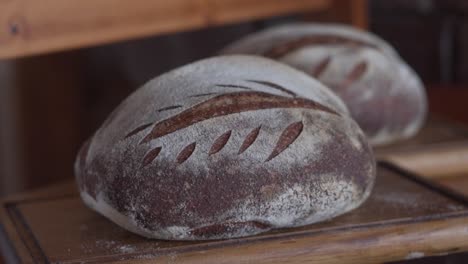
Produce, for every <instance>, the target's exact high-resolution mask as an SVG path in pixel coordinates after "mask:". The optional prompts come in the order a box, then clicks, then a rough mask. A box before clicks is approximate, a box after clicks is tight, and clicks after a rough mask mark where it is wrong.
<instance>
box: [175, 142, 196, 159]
mask: <svg viewBox="0 0 468 264" xmlns="http://www.w3.org/2000/svg"><path fill="white" fill-rule="evenodd" d="M196 145H197V144H196V143H195V142H193V143H192V144H189V145H187V146H185V148H183V149H182V151H180V153H179V155H177V159H176V162H177V163H179V164H182V163H184V161H186V160H187V159H188V158H190V156H192V153H193V152H194V151H195V146H196Z"/></svg>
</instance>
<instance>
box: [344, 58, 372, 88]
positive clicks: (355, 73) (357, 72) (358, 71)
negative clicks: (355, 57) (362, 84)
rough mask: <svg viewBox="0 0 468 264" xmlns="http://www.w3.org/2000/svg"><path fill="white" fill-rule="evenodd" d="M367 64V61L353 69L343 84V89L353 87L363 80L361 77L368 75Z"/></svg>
mask: <svg viewBox="0 0 468 264" xmlns="http://www.w3.org/2000/svg"><path fill="white" fill-rule="evenodd" d="M367 67H368V66H367V62H366V61H361V62H359V63H357V64H356V65H355V66H354V67H353V69H352V70H351V71H350V72H349V73H348V75H347V76H346V78H345V79H344V81H343V83H342V84H341V86H340V87H341V88H346V87H348V86H350V85H352V84H353V83H354V82H355V81H357V80H359V79H361V77H362V76H363V75H364V73H366V71H367Z"/></svg>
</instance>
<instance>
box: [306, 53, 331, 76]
mask: <svg viewBox="0 0 468 264" xmlns="http://www.w3.org/2000/svg"><path fill="white" fill-rule="evenodd" d="M331 59H332V58H331V56H330V55H328V56H326V57H325V58H324V59H323V60H321V61H320V62H319V63H318V65H317V66H316V67H315V68H314V69H313V70H312V71H311V73H310V74H311V75H312V76H314V77H315V78H319V77H320V75H322V73H323V72H325V70H326V69H327V67H328V65H329V64H330V61H331Z"/></svg>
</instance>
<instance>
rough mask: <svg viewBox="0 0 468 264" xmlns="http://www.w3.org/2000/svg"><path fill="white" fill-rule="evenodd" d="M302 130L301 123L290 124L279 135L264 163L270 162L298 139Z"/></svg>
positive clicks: (302, 125)
mask: <svg viewBox="0 0 468 264" xmlns="http://www.w3.org/2000/svg"><path fill="white" fill-rule="evenodd" d="M303 128H304V124H303V123H302V121H299V122H296V123H292V124H290V125H289V126H288V127H287V128H286V129H285V130H284V131H283V133H281V136H280V137H279V139H278V142H277V143H276V146H275V148H274V149H273V151H272V152H271V154H270V156H268V158H267V159H266V160H265V162H267V161H270V160H272V159H273V158H274V157H276V156H278V155H279V154H280V153H281V152H283V151H284V150H285V149H286V148H287V147H288V146H289V145H291V144H292V143H293V142H294V141H295V140H296V139H297V138H298V137H299V135H300V134H301V132H302V129H303Z"/></svg>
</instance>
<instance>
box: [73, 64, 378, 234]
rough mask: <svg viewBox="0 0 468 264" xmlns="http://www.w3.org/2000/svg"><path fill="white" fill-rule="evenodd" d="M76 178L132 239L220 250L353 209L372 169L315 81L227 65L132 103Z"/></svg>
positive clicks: (85, 153)
mask: <svg viewBox="0 0 468 264" xmlns="http://www.w3.org/2000/svg"><path fill="white" fill-rule="evenodd" d="M306 88H307V89H306ZM75 174H76V178H77V182H78V186H79V189H80V192H81V197H82V199H83V201H84V202H85V203H86V204H87V205H88V206H89V207H90V208H92V209H94V210H96V211H97V212H99V213H100V214H102V215H104V216H106V217H107V218H109V219H110V220H112V221H113V222H115V223H117V224H118V225H120V226H122V227H124V228H126V229H128V230H130V231H132V232H134V233H137V234H140V235H143V236H145V237H149V238H158V239H168V240H198V239H223V238H232V237H241V236H248V235H254V234H258V233H261V232H265V231H268V230H270V229H273V228H281V227H295V226H302V225H307V224H311V223H315V222H318V221H322V220H325V219H329V218H331V217H334V216H337V215H340V214H343V213H345V212H347V211H349V210H352V209H354V208H356V207H357V206H359V205H360V204H361V203H362V202H363V201H364V200H365V199H366V198H367V197H368V195H369V193H370V191H371V189H372V186H373V183H374V178H375V161H374V158H373V153H372V150H371V149H370V147H369V144H368V143H367V141H366V137H365V136H364V134H363V132H362V131H361V129H360V128H359V126H358V125H357V124H356V123H355V122H354V121H353V120H352V119H351V118H350V117H349V114H348V112H347V110H346V107H345V106H344V104H343V103H342V102H341V101H340V99H339V98H338V97H337V96H335V95H334V94H333V93H332V92H331V91H330V90H329V89H327V88H326V87H324V86H323V85H321V84H320V83H319V82H317V81H315V80H313V79H312V78H310V77H309V76H307V75H306V74H304V73H301V72H300V71H297V70H295V69H293V68H291V67H289V66H286V65H283V64H280V63H277V62H274V61H272V60H269V59H265V58H261V57H253V56H223V57H215V58H210V59H206V60H202V61H198V62H195V63H192V64H189V65H187V66H184V67H181V68H178V69H175V70H173V71H171V72H169V73H166V74H164V75H161V76H159V77H157V78H155V79H153V80H152V81H150V82H149V83H147V84H146V85H144V86H143V87H142V88H140V89H139V90H137V91H136V92H134V93H133V94H132V95H131V96H129V97H128V98H127V99H126V100H125V101H124V102H123V103H121V105H120V106H119V107H118V108H117V109H115V111H114V112H113V113H112V114H111V115H110V116H109V117H108V119H107V120H106V121H105V122H104V124H103V125H102V126H101V127H100V128H99V130H97V131H96V133H95V134H94V135H93V136H92V137H91V139H90V140H88V142H87V143H85V144H84V146H83V147H82V149H81V150H80V152H79V154H78V157H77V160H76V163H75Z"/></svg>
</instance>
